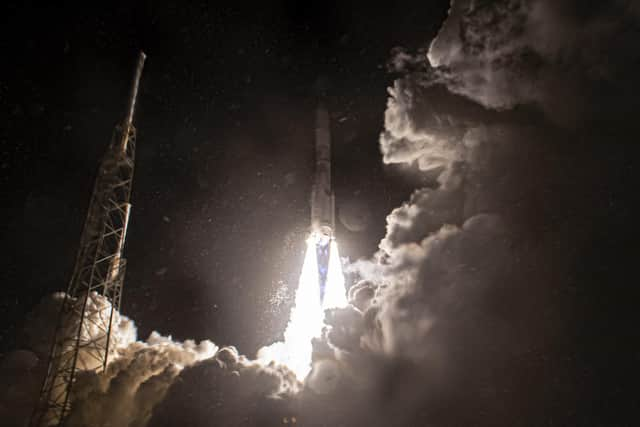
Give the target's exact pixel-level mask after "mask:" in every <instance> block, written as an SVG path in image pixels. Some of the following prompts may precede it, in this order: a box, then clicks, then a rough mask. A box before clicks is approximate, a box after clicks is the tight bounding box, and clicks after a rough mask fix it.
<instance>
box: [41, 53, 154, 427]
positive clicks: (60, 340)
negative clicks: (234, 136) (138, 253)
mask: <svg viewBox="0 0 640 427" xmlns="http://www.w3.org/2000/svg"><path fill="white" fill-rule="evenodd" d="M145 59H146V56H145V54H144V53H143V52H140V55H139V56H138V61H137V65H136V70H135V74H134V78H133V85H132V88H131V95H130V97H129V103H128V109H127V116H126V118H125V119H124V121H123V122H122V123H120V124H118V125H116V127H115V129H114V132H113V137H112V139H111V143H110V144H109V148H108V149H107V152H106V153H105V155H104V157H103V158H102V161H101V163H100V167H99V169H98V176H97V177H96V181H95V184H94V187H93V194H92V195H91V201H90V203H89V210H88V213H87V218H86V220H85V224H84V228H83V230H82V235H81V237H80V248H79V250H78V255H77V257H76V263H75V267H74V270H73V274H72V276H71V280H70V281H69V286H68V288H67V292H66V294H65V297H64V301H63V303H62V308H61V310H60V316H59V318H58V324H57V326H56V331H55V336H54V340H53V344H52V346H51V352H50V354H49V364H48V368H47V375H46V377H45V379H44V382H43V385H42V389H41V391H40V397H39V399H38V403H37V405H36V408H35V410H34V412H33V414H32V416H31V420H30V424H29V425H30V426H31V427H45V426H62V425H63V423H64V421H65V419H66V418H67V416H68V415H69V411H70V409H71V405H72V404H73V402H72V394H71V389H72V387H73V383H74V380H75V375H76V372H77V371H78V370H84V371H86V370H90V371H95V372H101V371H103V370H104V369H105V368H106V366H107V363H108V360H109V356H110V355H111V354H112V353H113V345H114V343H113V338H114V336H113V331H112V323H113V316H114V312H115V311H116V310H119V309H120V300H121V297H122V287H123V284H124V273H125V267H126V260H125V259H124V258H122V249H123V247H124V241H125V237H126V233H127V224H128V222H129V212H130V210H131V204H130V203H129V201H130V198H131V183H132V179H133V169H134V158H135V146H136V144H135V142H136V129H135V127H134V126H133V115H134V110H135V105H136V98H137V95H138V84H139V82H140V76H141V75H142V68H143V66H144V61H145Z"/></svg>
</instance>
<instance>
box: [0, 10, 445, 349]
mask: <svg viewBox="0 0 640 427" xmlns="http://www.w3.org/2000/svg"><path fill="white" fill-rule="evenodd" d="M416 3H418V2H416ZM414 6H416V5H414ZM446 7H447V2H433V3H432V4H420V5H419V6H418V8H417V9H415V8H414V9H413V10H415V11H416V12H418V13H406V9H405V7H391V8H390V7H389V6H375V5H370V4H367V5H364V4H362V5H355V4H351V5H350V4H342V3H341V2H336V3H326V2H322V3H321V2H315V3H310V4H306V2H305V3H304V4H303V3H300V2H277V3H272V2H270V4H268V5H267V4H264V5H263V6H254V5H251V6H241V5H233V6H230V5H224V6H222V5H214V4H207V3H200V4H190V5H188V6H185V5H182V3H181V2H165V3H164V4H162V3H158V2H137V3H136V4H131V3H130V2H121V3H120V4H119V5H118V6H114V5H113V4H111V5H110V6H108V7H107V6H102V7H94V6H89V5H85V6H84V7H80V8H77V7H75V6H74V7H72V6H64V7H58V6H56V7H53V6H51V7H47V8H40V7H32V8H30V7H25V6H23V5H22V4H13V5H7V6H5V13H3V18H2V19H3V20H4V23H3V27H4V29H3V32H4V36H3V38H2V40H3V45H2V47H3V50H4V51H5V58H7V59H9V58H10V61H9V62H7V65H9V64H10V65H9V66H5V67H3V68H4V69H3V71H2V73H3V74H4V77H3V78H2V81H1V83H2V86H1V89H0V90H1V92H0V99H1V102H2V116H3V118H4V119H5V120H6V126H3V127H2V145H3V147H4V148H3V149H2V169H3V173H2V180H3V185H6V186H7V187H8V188H9V192H8V194H9V197H8V198H7V203H6V204H5V203H3V204H5V206H6V207H7V208H8V209H6V210H5V212H4V213H3V216H4V217H5V218H6V219H4V220H3V221H2V222H3V224H4V225H5V227H6V230H5V232H4V233H3V234H4V236H3V247H4V248H5V249H8V248H12V249H10V250H7V254H6V256H4V257H3V261H2V271H3V273H4V274H3V275H4V276H5V279H4V280H3V281H4V283H6V284H7V285H6V290H7V293H5V295H4V298H3V301H2V316H3V320H4V319H6V320H4V321H3V322H2V323H3V325H5V328H4V329H5V330H3V331H2V335H1V341H0V343H1V344H0V348H2V349H5V350H6V349H7V348H11V347H12V345H13V343H14V339H15V336H14V335H15V334H14V331H15V328H16V327H19V325H20V319H21V317H22V316H23V315H24V313H25V312H26V311H28V310H29V309H30V308H31V307H32V306H33V305H34V304H35V303H36V302H37V301H38V300H39V299H40V298H41V297H42V296H44V295H46V294H48V293H50V292H51V291H54V290H62V289H64V288H65V287H66V282H67V280H68V277H69V275H70V272H71V268H72V263H73V259H74V254H75V250H76V249H77V244H78V239H79V235H80V230H81V226H82V221H83V220H84V215H85V210H86V206H87V203H88V199H89V195H90V191H91V186H92V182H93V176H94V174H95V170H96V168H97V162H98V160H99V158H100V156H101V154H102V152H103V150H104V149H105V147H106V145H107V143H108V141H109V138H110V135H111V132H112V128H113V126H114V124H115V123H116V121H118V120H121V118H122V117H123V115H124V109H125V103H126V97H127V94H128V88H129V84H130V79H131V75H132V67H133V61H134V59H135V56H136V52H137V49H139V48H142V49H144V50H145V52H146V53H147V55H148V60H147V64H146V67H145V70H144V75H143V79H142V89H141V93H140V97H139V104H138V110H137V116H136V124H137V128H138V139H139V144H138V147H137V158H136V172H135V179H134V193H133V197H132V202H133V205H134V210H133V213H132V218H131V224H130V228H129V235H128V240H127V248H126V256H127V258H128V259H129V268H128V271H127V281H126V285H125V288H126V290H125V296H124V299H123V311H124V313H126V314H127V315H130V316H131V317H133V318H135V319H136V323H137V325H138V326H139V327H140V331H141V335H142V336H145V335H146V334H148V333H149V332H150V331H151V330H152V329H158V330H161V331H163V333H166V334H173V335H174V336H175V337H176V338H188V337H192V338H196V339H199V338H213V339H214V340H215V341H216V342H221V343H234V344H235V345H237V346H238V347H239V348H240V349H241V350H243V351H247V352H250V353H252V352H253V351H255V349H256V348H257V347H258V346H259V345H262V344H264V343H267V342H270V341H272V340H273V339H274V338H275V337H276V336H277V334H278V333H281V330H282V328H283V326H284V322H286V317H287V316H286V313H287V312H288V305H286V304H285V305H284V306H283V305H280V306H276V307H273V306H271V305H270V303H269V299H270V298H271V297H272V296H273V295H274V294H275V293H276V292H277V289H278V282H284V283H285V284H286V285H287V286H288V288H289V290H293V289H294V288H293V287H294V286H295V284H296V280H297V275H298V269H299V265H300V263H301V253H300V251H301V250H302V244H303V243H302V242H303V239H304V232H305V230H306V227H307V223H308V204H307V200H308V191H309V188H310V185H311V173H310V171H311V168H312V161H313V151H312V148H313V146H312V138H313V117H314V116H313V113H314V108H315V98H314V86H315V85H316V82H317V81H318V79H319V78H324V79H325V80H326V81H327V82H328V86H329V101H328V102H329V107H330V109H331V112H332V117H333V124H332V127H333V129H332V130H333V139H334V144H333V149H334V154H333V157H334V187H335V191H336V193H337V199H338V201H337V204H338V209H339V208H340V205H341V203H343V202H353V201H356V203H358V204H360V206H361V207H364V208H366V209H368V210H370V213H371V216H372V220H371V221H370V223H371V226H370V227H369V228H368V229H367V230H365V231H364V232H360V233H350V232H349V231H348V230H347V229H345V228H344V227H340V228H339V229H338V233H339V234H340V236H341V241H342V242H343V244H342V246H343V255H344V256H349V257H350V258H352V259H355V258H358V257H361V256H368V255H370V254H371V253H372V252H373V251H374V250H375V248H376V244H377V242H378V241H379V239H380V238H381V237H382V236H383V235H384V217H385V215H386V214H387V213H388V212H389V211H390V210H391V209H392V208H393V207H394V206H397V205H398V204H399V203H400V202H401V201H402V200H405V199H406V198H407V197H408V195H409V194H410V192H411V190H412V189H413V188H414V187H415V186H416V185H415V183H412V182H411V179H407V178H403V177H402V176H401V175H400V174H398V173H397V172H396V171H394V170H393V169H389V170H386V171H385V170H383V165H382V164H381V162H380V154H379V150H378V145H377V138H378V134H379V132H380V130H381V128H382V118H383V111H384V107H385V101H386V96H387V94H386V91H385V88H386V86H387V85H389V84H390V82H391V80H392V76H390V75H389V74H388V73H387V71H386V61H387V60H388V58H389V52H390V50H391V49H392V48H393V47H394V46H396V45H398V44H402V45H404V46H407V47H414V48H415V47H418V46H420V45H421V44H423V43H424V41H425V40H426V39H428V38H430V37H432V36H433V35H434V34H435V31H436V30H437V27H438V25H439V23H440V22H441V21H442V19H443V18H444V16H445V13H446ZM390 22H392V23H393V25H390ZM287 302H289V301H287ZM248 311H249V312H252V313H255V315H254V316H252V317H250V318H247V317H246V313H247V312H248ZM247 320H250V323H247ZM257 325H258V326H257Z"/></svg>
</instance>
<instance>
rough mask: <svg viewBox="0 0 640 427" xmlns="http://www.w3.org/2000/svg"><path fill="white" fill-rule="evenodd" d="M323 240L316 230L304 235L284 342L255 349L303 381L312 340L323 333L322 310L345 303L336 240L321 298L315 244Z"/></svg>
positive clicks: (308, 364)
mask: <svg viewBox="0 0 640 427" xmlns="http://www.w3.org/2000/svg"><path fill="white" fill-rule="evenodd" d="M323 239H326V237H323V236H320V235H318V234H316V233H313V234H311V235H310V236H309V238H307V249H306V253H305V256H304V263H303V265H302V273H301V274H300V281H299V284H298V290H297V291H296V298H295V305H294V307H293V309H292V310H291V316H290V318H289V324H288V325H287V329H286V330H285V332H284V342H276V343H273V344H271V345H270V346H268V347H263V348H261V349H260V350H259V351H258V359H259V360H261V361H263V362H265V363H268V362H271V361H274V362H277V363H280V364H283V365H285V366H287V367H288V368H289V369H291V370H292V371H293V372H294V373H295V374H296V377H297V378H298V379H299V380H304V378H305V377H306V376H307V374H308V373H309V371H311V355H312V352H313V348H312V345H311V340H312V339H313V338H317V337H319V336H320V333H321V332H322V328H323V326H324V310H326V309H330V308H338V307H345V306H346V305H347V297H346V292H345V287H344V274H343V273H342V264H341V262H340V254H339V252H338V244H337V242H336V241H335V240H331V241H330V243H329V245H330V247H329V265H328V271H327V279H326V285H325V293H324V299H323V300H321V296H320V295H321V293H320V278H319V274H318V258H317V247H318V245H323V244H326V242H324V241H323Z"/></svg>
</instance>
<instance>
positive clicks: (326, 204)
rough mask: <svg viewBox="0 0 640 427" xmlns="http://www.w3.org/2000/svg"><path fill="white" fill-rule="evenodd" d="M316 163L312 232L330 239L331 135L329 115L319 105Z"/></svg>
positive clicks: (332, 205) (332, 208)
mask: <svg viewBox="0 0 640 427" xmlns="http://www.w3.org/2000/svg"><path fill="white" fill-rule="evenodd" d="M315 138H316V141H315V146H316V150H315V151H316V153H315V154H316V162H315V173H314V177H313V187H312V189H311V232H312V233H319V234H320V235H323V236H326V237H328V238H329V239H331V238H332V237H333V230H334V226H335V197H334V195H333V191H331V133H330V132H329V113H328V112H327V109H326V108H325V107H324V106H323V105H322V104H318V108H317V109H316V131H315Z"/></svg>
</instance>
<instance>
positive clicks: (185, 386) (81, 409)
mask: <svg viewBox="0 0 640 427" xmlns="http://www.w3.org/2000/svg"><path fill="white" fill-rule="evenodd" d="M639 17H640V14H639V13H638V8H637V6H636V5H635V3H633V2H623V1H617V2H612V3H610V4H602V5H591V6H590V7H582V8H581V9H580V2H577V1H551V0H548V1H547V0H529V1H525V0H504V1H495V2H485V1H471V0H468V1H454V2H453V3H452V5H451V10H450V13H449V16H448V18H447V19H446V21H445V22H444V24H443V26H442V28H441V30H440V32H439V34H438V36H437V37H436V39H434V40H433V42H432V43H431V45H430V48H429V50H428V53H426V54H425V53H424V52H422V53H418V54H411V53H408V52H406V51H402V50H398V51H396V55H395V57H394V59H393V61H392V65H393V66H394V67H395V69H396V71H400V72H401V75H400V76H399V78H398V79H397V80H396V81H395V82H394V83H393V86H392V87H391V88H390V89H389V100H388V104H387V110H386V112H385V117H384V131H383V132H382V134H381V136H380V141H379V142H380V148H381V152H382V155H383V161H384V162H385V163H388V164H396V165H401V166H402V167H404V168H414V169H416V170H418V171H419V172H420V173H422V174H424V176H426V177H427V178H432V180H431V184H430V185H428V186H426V187H424V188H418V189H416V190H415V191H414V193H413V194H412V195H410V197H409V200H408V201H407V202H405V203H404V204H403V205H402V206H400V207H398V208H396V209H394V210H393V211H392V212H391V213H390V214H389V215H388V217H387V232H386V235H385V236H384V238H383V239H382V240H381V242H380V244H379V249H378V251H377V252H376V253H375V254H374V255H373V257H372V258H371V259H366V260H360V261H357V262H355V263H353V264H352V265H350V266H349V269H350V270H351V272H352V273H354V274H357V275H359V277H360V280H359V281H358V282H357V283H355V284H354V285H353V286H351V288H350V289H349V292H348V297H349V301H350V305H349V306H348V307H346V308H341V309H332V310H328V312H327V313H326V318H325V323H326V328H325V329H324V331H323V334H322V336H321V337H320V338H319V339H317V340H315V341H314V342H313V359H314V366H313V370H312V372H311V373H310V375H309V376H308V377H307V379H306V381H305V384H299V383H298V382H297V380H296V378H295V376H294V374H293V373H292V372H290V371H289V370H288V369H287V368H286V367H283V366H277V365H275V364H264V363H259V362H256V361H252V360H250V359H248V358H246V357H244V356H242V355H239V354H238V352H237V351H236V350H235V349H234V348H232V347H226V348H222V349H218V348H217V347H216V346H215V345H213V344H212V343H210V342H208V341H205V342H203V343H200V344H196V343H193V342H189V341H187V342H184V343H178V342H174V341H172V340H171V339H170V338H165V337H161V336H159V335H157V334H152V335H151V337H149V339H148V340H147V341H145V342H141V341H135V339H130V338H127V339H123V340H122V345H121V346H120V347H119V348H118V357H117V358H114V360H113V361H112V362H111V364H110V365H109V367H108V369H107V372H106V375H104V376H97V375H95V374H92V373H89V372H86V373H84V374H82V375H81V376H80V377H79V379H78V384H77V387H76V392H75V393H76V400H75V405H74V409H73V413H72V414H71V418H70V425H73V426H89V425H91V426H96V425H104V426H106V425H118V426H139V427H142V426H154V427H160V426H175V425H189V426H196V427H197V426H208V425H212V424H214V423H215V425H222V426H238V425H247V426H272V425H284V424H299V425H305V426H325V425H340V426H357V425H369V426H390V425H397V426H415V425H434V426H461V425H491V426H497V425H505V426H514V425H585V424H586V422H585V421H590V422H594V419H586V418H584V417H581V416H580V415H579V414H578V413H577V409H576V407H577V401H578V399H579V396H581V395H584V393H588V390H587V388H588V387H587V386H588V384H587V386H585V384H584V382H585V381H586V380H585V379H584V378H585V375H586V374H585V372H586V370H585V369H582V368H581V367H580V366H578V365H577V364H576V363H574V362H573V360H574V359H575V355H574V354H573V353H571V351H570V350H567V348H570V347H571V345H572V344H575V343H573V342H572V340H574V339H575V331H574V330H573V329H572V328H573V327H574V325H573V323H572V322H574V320H571V317H572V316H573V313H572V312H571V307H572V306H571V304H572V301H573V299H574V297H575V286H576V280H577V279H576V273H575V267H574V263H575V262H576V259H577V258H578V257H579V256H580V255H581V253H582V252H583V251H584V248H585V246H587V245H588V243H589V233H590V230H591V227H592V226H593V225H592V223H593V221H594V220H593V217H594V216H595V215H597V212H594V210H595V209H596V208H594V207H593V206H591V204H590V202H591V201H592V199H591V198H589V197H586V194H588V193H590V192H591V191H592V189H593V188H596V184H598V182H594V178H593V174H592V173H591V171H593V170H594V169H595V168H596V167H599V165H598V163H597V162H596V161H594V160H593V159H591V158H590V157H589V154H587V153H586V151H587V150H583V149H581V148H582V147H581V146H579V147H576V146H575V145H571V144H572V142H573V141H574V140H577V141H580V142H581V144H591V145H595V144H598V143H599V141H595V140H594V137H592V136H591V134H590V133H591V132H593V131H594V129H598V130H599V132H600V134H602V133H606V131H608V130H609V128H607V127H606V124H605V125H604V126H605V127H604V128H603V127H600V128H597V126H603V125H602V120H601V121H597V123H596V122H594V121H593V120H592V119H593V118H594V117H595V116H598V114H599V113H602V112H603V111H605V110H606V111H607V113H606V120H609V119H611V118H612V117H615V116H616V114H623V113H624V111H625V110H626V109H627V108H629V107H628V104H624V103H623V102H621V99H622V100H627V99H628V98H625V97H622V98H619V97H618V95H620V94H621V93H622V92H624V90H629V89H632V88H637V84H636V83H634V82H635V76H631V75H628V71H627V69H626V68H625V64H626V63H628V61H633V60H637V58H639V57H640V55H639V54H638V53H639V52H638V48H637V47H636V46H635V44H636V43H635V39H634V38H633V37H631V36H632V35H634V34H636V33H637V31H636V30H637V29H638V18H639ZM634 58H635V59H634ZM623 89H624V90H623ZM629 91H630V92H632V93H634V91H633V90H629ZM612 94H613V95H612ZM614 98H615V100H614ZM596 99H597V100H598V102H595V101H594V100H596ZM606 120H604V121H605V122H606ZM576 123H581V126H580V129H577V128H576ZM44 311H45V312H47V313H48V314H46V315H45V318H47V319H51V318H52V317H49V316H51V315H52V313H53V312H54V311H55V310H53V311H51V310H49V311H47V310H44ZM567 313H568V314H567ZM36 317H37V316H36ZM119 322H123V323H122V325H123V328H122V330H123V331H129V332H130V331H131V330H132V328H133V325H132V324H131V323H128V322H130V321H128V320H127V319H126V318H124V317H121V318H120V320H119ZM47 324H48V323H47V321H45V322H42V323H40V325H47ZM119 324H120V323H119ZM27 330H28V331H30V332H29V333H28V334H27V335H28V336H31V337H34V338H35V341H38V340H37V337H38V331H45V330H47V328H46V327H45V326H34V327H31V328H27ZM123 333H124V332H123ZM42 342H44V341H40V343H42ZM26 348H28V349H31V350H33V351H17V352H14V353H12V354H11V355H9V356H8V357H6V358H4V359H3V362H2V365H0V374H1V375H2V378H3V381H5V383H6V384H8V386H7V387H4V388H3V390H2V393H3V395H2V402H11V403H3V406H2V407H0V411H2V413H1V414H0V416H2V418H0V419H3V420H7V419H10V420H15V421H14V424H9V425H16V426H18V425H23V423H24V421H23V420H24V418H20V417H17V416H16V415H15V414H17V413H18V412H20V413H21V414H24V413H25V411H26V410H27V408H29V407H30V406H31V403H32V402H27V401H28V399H32V397H31V396H35V394H36V389H37V386H36V385H35V384H36V382H35V381H32V379H33V378H36V377H40V376H41V375H42V370H41V369H42V359H41V358H42V356H43V354H45V353H46V350H45V349H46V348H47V345H43V344H38V342H33V343H32V344H30V345H28V346H26ZM32 383H33V384H32ZM34 387H35V388H34ZM28 388H30V390H28V391H27V389H28ZM16 402H18V403H16ZM113 408H118V410H117V411H114V410H113ZM596 421H598V420H596ZM599 421H602V422H601V424H603V425H606V424H611V423H608V422H607V421H610V420H609V419H599ZM614 424H615V423H614Z"/></svg>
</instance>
